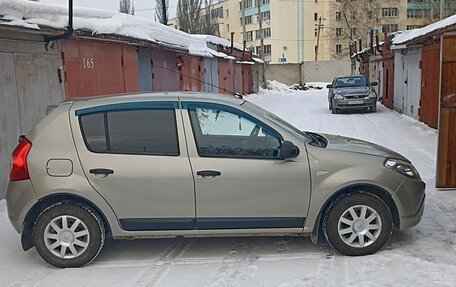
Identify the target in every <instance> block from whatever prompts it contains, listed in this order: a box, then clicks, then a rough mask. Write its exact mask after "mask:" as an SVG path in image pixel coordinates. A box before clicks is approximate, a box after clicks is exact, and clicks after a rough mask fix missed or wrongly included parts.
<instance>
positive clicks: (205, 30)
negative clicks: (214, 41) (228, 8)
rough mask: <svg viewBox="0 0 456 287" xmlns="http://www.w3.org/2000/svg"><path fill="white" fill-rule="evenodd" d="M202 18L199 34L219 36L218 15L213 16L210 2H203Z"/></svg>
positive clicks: (206, 0) (207, 0) (205, 0)
mask: <svg viewBox="0 0 456 287" xmlns="http://www.w3.org/2000/svg"><path fill="white" fill-rule="evenodd" d="M204 7H205V8H204V16H203V17H202V24H201V32H200V33H201V34H206V35H214V36H219V35H220V31H219V25H218V23H217V21H216V19H218V14H215V15H214V14H213V12H212V11H213V10H212V0H204Z"/></svg>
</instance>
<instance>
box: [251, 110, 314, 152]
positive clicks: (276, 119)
mask: <svg viewBox="0 0 456 287" xmlns="http://www.w3.org/2000/svg"><path fill="white" fill-rule="evenodd" d="M243 105H245V106H247V107H249V108H251V109H254V110H255V111H257V112H258V113H259V114H261V115H262V116H264V117H265V118H267V119H268V120H270V121H272V122H273V123H275V124H276V125H278V126H279V127H281V128H283V129H284V130H286V131H288V132H290V133H292V134H294V135H295V136H297V137H299V138H302V139H303V140H304V142H306V143H310V142H311V141H312V138H311V137H310V136H308V135H307V134H306V132H303V131H301V130H299V129H298V128H296V127H295V126H293V125H292V124H290V123H288V122H287V121H285V120H283V119H281V118H280V117H278V116H276V115H274V114H273V113H271V112H269V111H267V110H265V109H263V108H261V107H259V106H257V105H255V104H253V103H251V102H249V101H245V102H244V103H243Z"/></svg>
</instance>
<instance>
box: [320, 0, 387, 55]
mask: <svg viewBox="0 0 456 287" xmlns="http://www.w3.org/2000/svg"><path fill="white" fill-rule="evenodd" d="M331 5H334V6H333V7H332V9H330V10H332V11H336V13H337V14H336V21H332V23H333V25H331V26H327V27H326V35H327V37H328V39H330V41H329V42H330V43H331V44H330V47H329V49H330V52H331V53H330V54H331V56H332V58H334V59H344V58H345V59H347V58H348V56H349V43H354V42H356V41H357V39H359V38H363V39H367V35H368V34H369V32H370V31H371V30H372V29H373V30H378V29H380V28H381V26H382V25H381V19H380V17H379V11H380V10H381V0H370V1H352V0H341V1H339V2H334V3H333V4H331ZM364 43H366V42H364ZM336 45H341V46H340V47H341V49H340V50H339V51H335V50H334V49H335V47H336Z"/></svg>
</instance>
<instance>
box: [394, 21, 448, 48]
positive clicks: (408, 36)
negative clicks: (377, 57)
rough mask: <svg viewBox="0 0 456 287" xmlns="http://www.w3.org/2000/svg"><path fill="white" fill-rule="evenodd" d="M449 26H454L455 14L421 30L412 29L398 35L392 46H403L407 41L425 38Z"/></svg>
mask: <svg viewBox="0 0 456 287" xmlns="http://www.w3.org/2000/svg"><path fill="white" fill-rule="evenodd" d="M451 25H456V14H455V15H453V16H450V17H448V18H445V19H443V20H441V21H438V22H435V23H432V24H430V25H427V26H425V27H423V28H419V29H413V30H409V31H406V32H404V33H401V34H398V35H396V36H395V37H394V39H393V44H394V45H399V44H403V43H405V42H407V41H410V40H413V39H415V38H418V37H421V36H425V35H427V34H429V33H432V32H434V31H436V30H439V29H443V28H446V27H448V26H451Z"/></svg>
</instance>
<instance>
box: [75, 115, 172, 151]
mask: <svg viewBox="0 0 456 287" xmlns="http://www.w3.org/2000/svg"><path fill="white" fill-rule="evenodd" d="M80 124H81V129H82V134H83V137H84V141H85V144H86V146H87V148H88V149H89V150H90V151H93V152H101V153H125V154H150V155H176V156H177V155H179V143H178V139H177V128H176V116H175V111H174V109H147V110H127V111H124V110H122V111H106V112H100V113H95V114H87V115H81V116H80Z"/></svg>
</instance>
